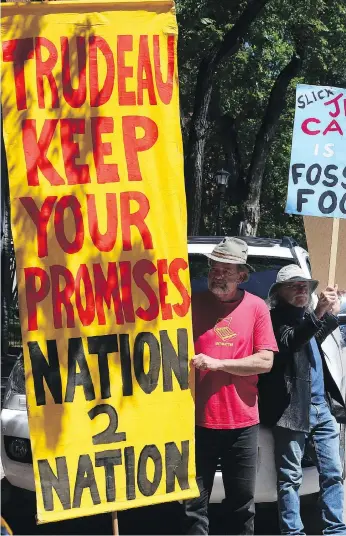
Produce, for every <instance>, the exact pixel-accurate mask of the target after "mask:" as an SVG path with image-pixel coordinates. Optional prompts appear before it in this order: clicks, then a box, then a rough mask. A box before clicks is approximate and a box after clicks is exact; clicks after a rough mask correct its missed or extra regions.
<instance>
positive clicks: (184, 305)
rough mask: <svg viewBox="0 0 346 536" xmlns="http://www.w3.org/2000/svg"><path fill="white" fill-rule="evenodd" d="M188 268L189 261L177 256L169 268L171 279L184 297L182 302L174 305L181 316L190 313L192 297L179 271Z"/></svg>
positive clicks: (175, 310)
mask: <svg viewBox="0 0 346 536" xmlns="http://www.w3.org/2000/svg"><path fill="white" fill-rule="evenodd" d="M187 268H188V263H187V262H186V260H185V259H182V258H176V259H174V260H173V261H172V262H171V264H170V265H169V269H168V273H169V277H170V280H171V281H172V283H173V285H174V286H175V288H176V289H177V290H178V291H179V293H180V295H181V297H182V299H183V301H182V302H181V303H176V304H174V305H173V309H174V312H175V313H176V314H177V315H178V316H180V317H184V316H185V315H186V314H187V313H188V311H189V309H190V304H191V298H190V295H189V293H188V290H187V288H186V287H185V285H184V284H183V283H182V281H181V279H180V277H179V271H180V270H187Z"/></svg>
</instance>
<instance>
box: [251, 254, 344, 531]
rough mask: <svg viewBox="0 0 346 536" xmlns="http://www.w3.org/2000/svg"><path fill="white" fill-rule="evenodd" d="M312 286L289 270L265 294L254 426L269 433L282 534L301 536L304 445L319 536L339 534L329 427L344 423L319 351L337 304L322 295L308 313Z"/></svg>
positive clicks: (335, 434) (334, 439) (335, 445)
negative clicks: (267, 322)
mask: <svg viewBox="0 0 346 536" xmlns="http://www.w3.org/2000/svg"><path fill="white" fill-rule="evenodd" d="M317 285H318V281H315V280H311V279H308V278H306V277H305V275H304V272H303V271H302V270H301V269H300V268H299V267H298V266H297V265H295V264H291V265H289V266H285V267H284V268H282V269H281V270H280V271H279V273H278V276H277V280H276V283H275V284H274V285H273V286H272V287H271V289H270V291H269V301H270V305H271V317H272V322H273V328H274V333H275V336H276V340H277V343H278V347H279V353H278V354H276V356H275V358H274V365H273V368H272V371H271V372H270V373H269V374H264V375H262V378H261V381H260V415H261V423H262V424H265V425H268V426H272V427H273V435H274V442H275V463H276V470H277V484H278V506H279V518H280V528H281V533H282V534H305V533H304V527H303V524H302V521H301V517H300V503H299V495H298V492H299V487H300V484H301V481H302V465H301V462H302V458H303V455H304V449H305V444H306V440H307V439H308V440H310V442H311V443H312V444H313V446H314V457H315V463H316V466H317V469H318V472H319V475H320V505H321V510H322V522H323V534H346V526H345V524H344V523H343V500H344V494H343V482H342V467H341V461H340V455H339V429H338V425H337V423H336V420H337V421H339V422H346V407H345V403H344V400H343V397H342V395H341V393H340V391H339V389H338V387H337V385H336V383H335V382H334V380H333V378H332V376H331V374H330V372H329V370H328V367H327V365H326V362H325V358H324V354H323V351H322V348H321V343H322V342H323V341H324V339H325V338H326V337H327V336H328V335H329V334H330V333H332V332H333V331H334V330H335V329H336V328H337V327H338V319H337V317H336V315H337V314H338V312H339V310H340V303H339V300H338V296H337V288H334V287H327V289H326V290H325V291H324V292H322V293H321V295H320V297H319V299H318V303H317V306H316V308H315V310H313V308H312V306H311V303H312V300H311V294H312V292H313V291H314V290H315V289H316V287H317Z"/></svg>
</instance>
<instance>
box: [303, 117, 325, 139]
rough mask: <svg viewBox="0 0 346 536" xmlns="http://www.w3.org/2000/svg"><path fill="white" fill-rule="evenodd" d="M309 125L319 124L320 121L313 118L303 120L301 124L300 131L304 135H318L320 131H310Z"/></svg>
mask: <svg viewBox="0 0 346 536" xmlns="http://www.w3.org/2000/svg"><path fill="white" fill-rule="evenodd" d="M309 123H318V124H320V123H321V121H320V120H319V119H316V118H315V117H309V119H304V121H303V122H302V131H303V132H304V134H308V135H309V136H316V134H319V133H320V132H321V131H320V130H310V128H309Z"/></svg>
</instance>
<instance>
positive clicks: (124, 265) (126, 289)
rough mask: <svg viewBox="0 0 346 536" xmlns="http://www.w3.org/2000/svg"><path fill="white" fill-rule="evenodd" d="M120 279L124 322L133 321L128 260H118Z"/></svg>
mask: <svg viewBox="0 0 346 536" xmlns="http://www.w3.org/2000/svg"><path fill="white" fill-rule="evenodd" d="M119 270H120V281H121V298H122V305H123V312H124V316H125V322H130V323H134V322H135V311H134V308H133V300H132V287H131V263H130V262H129V261H122V262H119Z"/></svg>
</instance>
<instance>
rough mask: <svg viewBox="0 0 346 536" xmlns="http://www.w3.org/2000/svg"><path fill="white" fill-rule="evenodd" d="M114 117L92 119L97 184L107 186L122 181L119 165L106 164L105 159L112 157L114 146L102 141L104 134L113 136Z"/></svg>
mask: <svg viewBox="0 0 346 536" xmlns="http://www.w3.org/2000/svg"><path fill="white" fill-rule="evenodd" d="M113 132H114V120H113V117H92V118H91V136H92V142H93V153H94V161H95V167H96V175H97V182H98V183H99V184H105V183H108V182H118V181H120V178H119V173H118V164H105V162H104V157H105V156H111V155H112V145H111V143H109V142H103V141H102V134H113Z"/></svg>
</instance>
